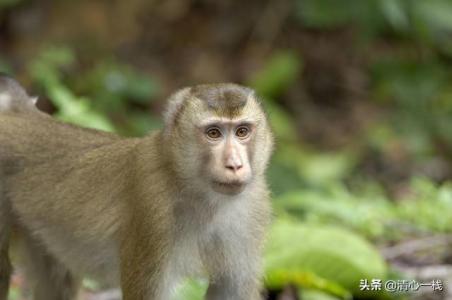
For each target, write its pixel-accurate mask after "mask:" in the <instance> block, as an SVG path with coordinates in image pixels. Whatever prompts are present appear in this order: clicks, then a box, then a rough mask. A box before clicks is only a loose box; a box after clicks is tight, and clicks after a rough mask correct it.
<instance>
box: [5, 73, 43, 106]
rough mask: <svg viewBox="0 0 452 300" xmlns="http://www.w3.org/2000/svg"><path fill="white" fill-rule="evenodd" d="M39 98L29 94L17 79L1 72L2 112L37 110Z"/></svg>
mask: <svg viewBox="0 0 452 300" xmlns="http://www.w3.org/2000/svg"><path fill="white" fill-rule="evenodd" d="M37 100H38V98H37V97H30V96H28V94H27V92H26V91H25V89H24V88H23V87H22V86H21V85H20V84H19V83H18V82H17V81H16V80H14V79H12V78H11V77H9V76H8V75H6V74H3V73H0V113H1V112H5V111H14V112H20V111H30V110H37V109H36V101H37Z"/></svg>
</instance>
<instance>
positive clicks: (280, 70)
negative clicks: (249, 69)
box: [250, 51, 302, 100]
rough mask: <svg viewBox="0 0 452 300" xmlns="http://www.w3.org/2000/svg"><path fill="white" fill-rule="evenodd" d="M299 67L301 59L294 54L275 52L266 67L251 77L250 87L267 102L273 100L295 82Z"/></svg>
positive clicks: (290, 52)
mask: <svg viewBox="0 0 452 300" xmlns="http://www.w3.org/2000/svg"><path fill="white" fill-rule="evenodd" d="M301 67H302V66H301V59H300V57H299V56H298V55H296V54H295V53H294V52H292V51H280V52H277V53H276V54H274V55H273V56H272V57H271V58H270V59H269V62H268V63H267V65H265V66H264V68H263V69H262V70H261V71H260V72H258V73H257V74H255V75H254V76H253V78H252V79H251V82H250V86H251V87H253V88H254V89H255V90H256V91H257V93H258V94H259V95H261V96H262V97H264V98H265V99H267V100H268V99H270V98H275V97H277V96H279V95H280V94H281V93H282V92H283V91H285V90H286V89H287V88H288V87H289V86H290V85H291V84H292V83H293V82H294V81H295V79H296V78H297V75H298V73H299V72H300V70H301Z"/></svg>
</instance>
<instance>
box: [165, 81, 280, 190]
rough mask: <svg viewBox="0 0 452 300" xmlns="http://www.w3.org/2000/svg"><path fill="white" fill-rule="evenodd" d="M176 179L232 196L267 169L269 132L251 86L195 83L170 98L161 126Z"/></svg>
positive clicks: (270, 147)
mask: <svg viewBox="0 0 452 300" xmlns="http://www.w3.org/2000/svg"><path fill="white" fill-rule="evenodd" d="M164 136H165V141H166V142H167V143H170V145H169V147H168V149H171V151H172V153H170V155H171V158H172V159H171V161H172V162H173V163H174V164H175V168H174V169H175V170H176V174H177V176H179V177H180V179H182V180H184V179H187V180H189V181H188V182H192V183H193V182H195V183H196V184H197V185H199V187H197V188H204V189H205V187H206V186H208V187H209V188H211V189H212V190H213V191H215V192H218V193H221V194H226V195H236V194H238V193H240V192H242V191H243V190H244V189H245V188H246V186H247V185H249V184H250V183H252V182H253V180H254V179H255V178H258V177H262V175H263V173H264V172H265V169H266V166H267V163H268V160H269V157H270V154H271V152H272V148H273V137H272V133H271V130H270V127H269V124H268V121H267V118H266V115H265V113H264V111H263V109H262V107H261V104H260V102H259V100H258V99H257V98H256V95H255V93H254V91H253V90H251V89H249V88H246V87H242V86H239V85H236V84H212V85H198V86H194V87H191V88H185V89H182V90H180V91H178V92H176V93H175V94H174V95H173V96H172V97H171V98H170V100H169V105H168V110H167V114H166V120H165V129H164Z"/></svg>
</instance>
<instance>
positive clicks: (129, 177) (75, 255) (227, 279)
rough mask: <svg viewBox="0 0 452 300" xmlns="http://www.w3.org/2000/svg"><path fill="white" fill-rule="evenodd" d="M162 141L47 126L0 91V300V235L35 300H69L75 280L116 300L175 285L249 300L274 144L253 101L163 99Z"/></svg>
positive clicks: (231, 87) (223, 86) (8, 88)
mask: <svg viewBox="0 0 452 300" xmlns="http://www.w3.org/2000/svg"><path fill="white" fill-rule="evenodd" d="M167 102H168V103H167V108H166V111H165V113H164V125H163V128H162V129H160V130H156V131H154V132H151V133H149V134H148V135H146V136H144V137H120V136H118V135H116V134H113V133H106V132H101V131H97V130H94V129H87V128H82V127H78V126H75V125H70V124H67V123H63V122H61V121H58V120H56V119H54V118H52V117H51V116H49V115H47V114H45V113H43V112H41V111H39V110H38V109H37V108H36V105H35V104H36V99H35V98H33V97H29V96H28V94H27V93H26V91H25V89H24V88H23V87H22V86H20V84H19V83H17V82H16V81H15V80H13V79H11V78H8V77H5V76H1V77H0V300H6V299H7V298H6V297H7V294H8V286H9V281H10V276H11V272H12V264H11V261H10V257H9V253H8V252H9V250H8V249H9V248H10V244H11V243H10V241H11V239H12V235H14V237H15V239H18V240H19V241H20V243H18V245H19V246H20V249H21V251H20V253H21V254H22V255H23V256H24V259H23V263H24V265H25V271H26V276H27V279H28V278H29V280H30V282H31V292H32V294H33V299H35V300H71V299H77V297H78V291H79V286H80V280H81V279H82V278H84V277H91V278H94V279H96V280H99V281H101V282H108V283H111V284H115V285H118V286H119V287H120V288H121V292H122V297H123V299H124V300H150V299H153V300H154V299H156V300H167V299H171V297H172V295H173V291H174V289H175V287H177V285H178V283H180V282H181V281H182V280H183V279H184V278H186V277H202V278H206V279H207V280H208V282H209V284H208V288H207V291H206V294H205V299H208V300H257V299H262V298H261V297H262V296H261V286H262V283H261V282H262V273H263V270H262V263H261V260H262V250H263V249H262V248H263V244H264V241H265V232H266V229H267V227H268V225H269V222H270V220H271V205H270V190H269V188H268V185H267V183H266V178H265V173H266V169H267V166H268V163H269V160H270V157H271V154H272V152H273V148H274V138H273V134H272V130H271V127H270V124H269V121H268V117H267V115H266V113H265V111H264V108H263V105H262V102H261V101H260V100H259V97H258V96H256V93H255V91H254V90H252V89H250V88H247V87H244V86H241V85H237V84H233V83H219V84H201V85H195V86H191V87H186V88H183V89H180V90H179V91H177V92H175V93H174V94H172V95H170V97H169V99H168V101H167Z"/></svg>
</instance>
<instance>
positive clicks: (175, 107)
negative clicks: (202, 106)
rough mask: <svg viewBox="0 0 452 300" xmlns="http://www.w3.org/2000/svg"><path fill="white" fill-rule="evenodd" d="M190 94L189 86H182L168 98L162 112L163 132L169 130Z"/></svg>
mask: <svg viewBox="0 0 452 300" xmlns="http://www.w3.org/2000/svg"><path fill="white" fill-rule="evenodd" d="M189 94H190V88H189V87H187V88H183V89H181V90H178V91H177V92H175V93H174V94H172V95H171V96H170V97H169V99H168V104H167V107H166V111H165V114H164V121H165V132H167V133H168V132H169V131H171V129H172V128H173V127H174V124H175V122H176V119H177V116H178V115H179V113H180V112H181V111H182V107H183V106H184V103H185V101H186V100H187V99H188V96H189Z"/></svg>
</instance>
